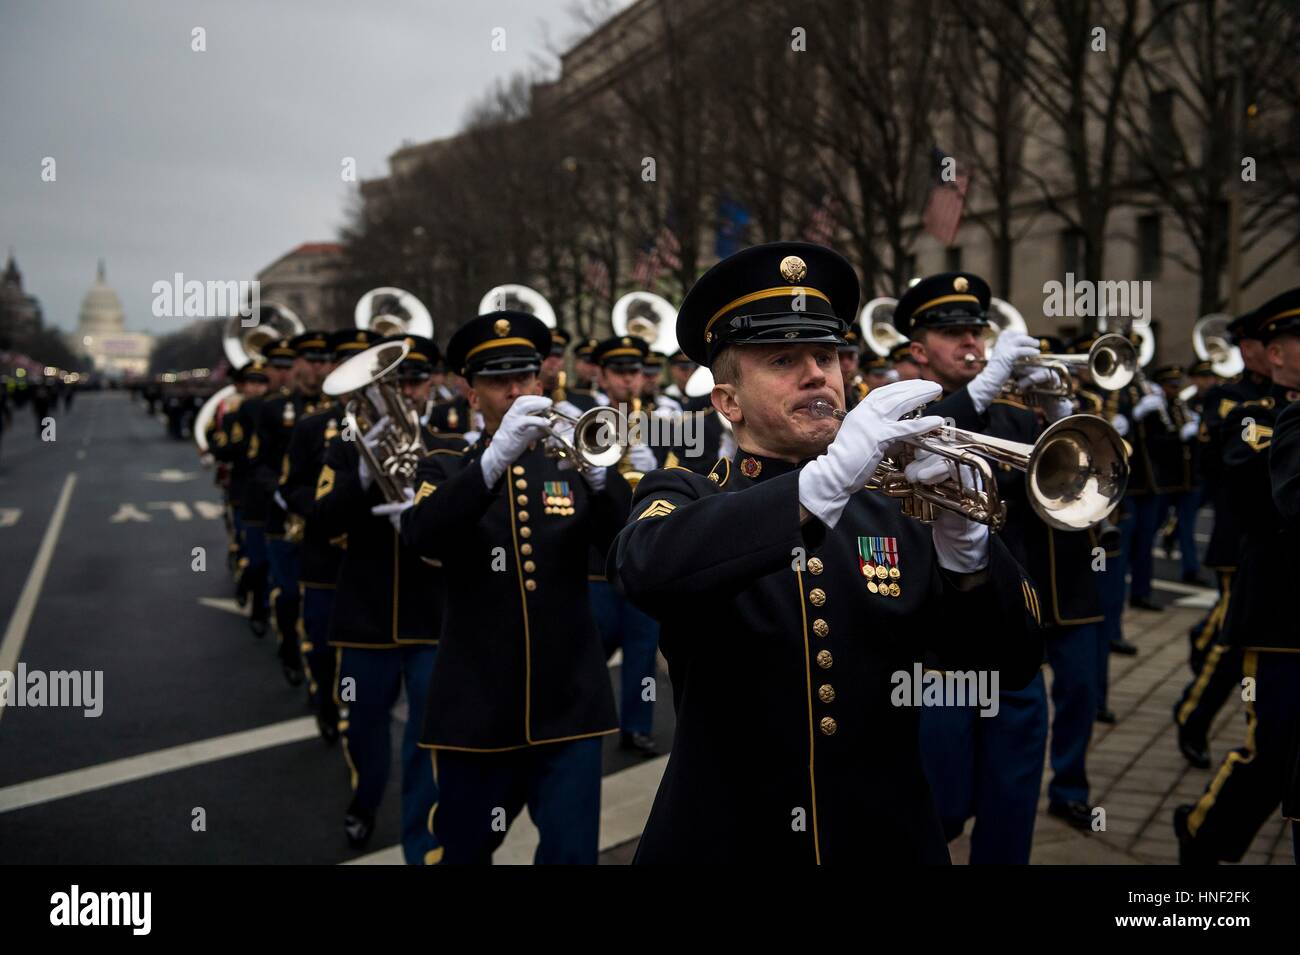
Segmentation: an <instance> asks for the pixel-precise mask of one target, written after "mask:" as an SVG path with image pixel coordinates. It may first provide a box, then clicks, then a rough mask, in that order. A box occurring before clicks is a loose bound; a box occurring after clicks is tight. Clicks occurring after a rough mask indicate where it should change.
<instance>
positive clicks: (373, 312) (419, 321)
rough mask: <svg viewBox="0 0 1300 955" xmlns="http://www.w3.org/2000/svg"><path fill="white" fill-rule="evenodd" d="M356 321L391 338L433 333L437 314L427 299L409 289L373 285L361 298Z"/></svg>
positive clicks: (354, 320)
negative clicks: (426, 301)
mask: <svg viewBox="0 0 1300 955" xmlns="http://www.w3.org/2000/svg"><path fill="white" fill-rule="evenodd" d="M352 321H353V323H354V324H355V325H356V327H357V328H360V329H363V330H366V331H372V332H374V333H375V334H376V335H382V336H383V337H385V338H388V337H390V336H393V335H418V336H419V337H421V338H432V337H433V316H431V315H430V314H429V310H428V309H427V308H425V307H424V303H423V302H421V301H420V300H419V299H418V298H416V297H415V296H414V295H412V294H411V293H410V292H408V291H406V289H400V288H394V287H393V286H390V285H385V286H382V287H380V288H372V289H371V290H370V291H369V292H367V293H366V294H365V295H363V296H361V298H360V299H359V300H358V301H357V307H356V308H355V309H354V310H353V313H352Z"/></svg>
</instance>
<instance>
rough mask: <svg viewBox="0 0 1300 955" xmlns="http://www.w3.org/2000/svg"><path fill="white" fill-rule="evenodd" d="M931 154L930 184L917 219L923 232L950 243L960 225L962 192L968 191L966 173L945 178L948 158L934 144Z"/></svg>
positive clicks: (964, 196) (962, 208)
mask: <svg viewBox="0 0 1300 955" xmlns="http://www.w3.org/2000/svg"><path fill="white" fill-rule="evenodd" d="M931 156H932V157H933V159H934V161H935V163H934V166H935V171H934V184H933V185H932V186H931V187H930V195H929V197H928V198H927V199H926V203H925V213H924V214H923V215H922V216H921V222H922V224H923V225H924V226H925V230H926V231H927V232H929V233H930V234H931V235H932V236H934V237H935V238H936V239H938V240H939V241H940V242H941V243H942V244H943V245H945V246H950V245H952V244H953V241H954V240H956V238H957V230H958V229H960V228H961V217H962V213H963V212H964V211H965V209H966V195H967V193H968V192H969V190H970V176H968V175H966V174H965V173H961V172H959V173H956V175H955V176H954V177H953V178H952V179H951V180H949V179H945V178H944V172H945V166H946V165H947V164H946V163H945V162H944V160H946V159H948V158H949V157H948V156H947V155H946V154H945V153H944V151H943V150H942V149H940V148H939V147H938V146H935V147H933V148H932V150H931Z"/></svg>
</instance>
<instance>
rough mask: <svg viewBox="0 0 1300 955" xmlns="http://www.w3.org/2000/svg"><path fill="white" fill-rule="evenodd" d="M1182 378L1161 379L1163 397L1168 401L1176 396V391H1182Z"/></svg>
mask: <svg viewBox="0 0 1300 955" xmlns="http://www.w3.org/2000/svg"><path fill="white" fill-rule="evenodd" d="M1182 384H1183V380H1182V379H1181V378H1175V379H1174V380H1173V381H1162V382H1160V387H1161V388H1163V389H1164V392H1165V397H1166V398H1168V399H1169V400H1170V401H1172V400H1173V399H1175V398H1177V397H1178V392H1180V391H1182V390H1183V389H1182Z"/></svg>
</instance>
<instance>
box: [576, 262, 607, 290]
mask: <svg viewBox="0 0 1300 955" xmlns="http://www.w3.org/2000/svg"><path fill="white" fill-rule="evenodd" d="M582 275H583V279H584V280H585V281H586V283H587V287H588V288H589V289H591V290H592V291H593V292H595V293H596V294H597V295H599V296H600V297H601V298H609V268H608V267H607V266H606V265H605V263H604V262H603V261H602V260H600V259H594V258H591V257H590V256H588V257H587V264H586V265H585V266H584V267H583V270H582Z"/></svg>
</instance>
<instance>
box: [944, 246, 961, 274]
mask: <svg viewBox="0 0 1300 955" xmlns="http://www.w3.org/2000/svg"><path fill="white" fill-rule="evenodd" d="M943 254H944V266H945V269H944V270H945V271H947V272H960V271H961V246H960V245H954V246H951V247H950V248H947V249H945V250H944V253H943Z"/></svg>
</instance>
